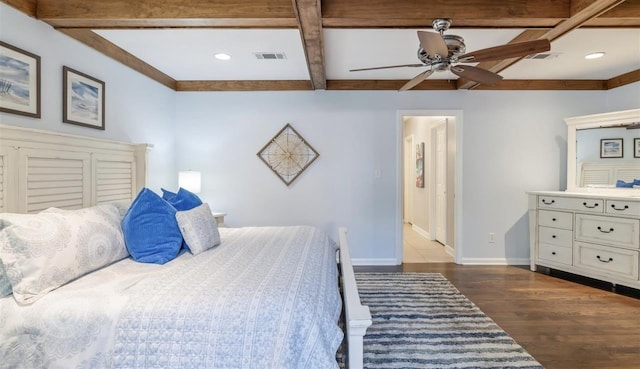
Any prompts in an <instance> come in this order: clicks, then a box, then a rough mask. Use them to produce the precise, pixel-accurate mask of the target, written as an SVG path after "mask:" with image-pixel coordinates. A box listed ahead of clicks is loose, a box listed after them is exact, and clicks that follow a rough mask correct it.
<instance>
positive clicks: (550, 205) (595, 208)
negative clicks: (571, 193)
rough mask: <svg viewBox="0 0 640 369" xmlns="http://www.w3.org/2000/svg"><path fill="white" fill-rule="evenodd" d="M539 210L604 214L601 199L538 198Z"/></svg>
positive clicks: (540, 196)
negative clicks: (565, 210)
mask: <svg viewBox="0 0 640 369" xmlns="http://www.w3.org/2000/svg"><path fill="white" fill-rule="evenodd" d="M538 208H539V209H567V210H579V211H587V212H592V213H602V212H604V200H603V199H588V198H581V197H556V196H542V195H539V196H538Z"/></svg>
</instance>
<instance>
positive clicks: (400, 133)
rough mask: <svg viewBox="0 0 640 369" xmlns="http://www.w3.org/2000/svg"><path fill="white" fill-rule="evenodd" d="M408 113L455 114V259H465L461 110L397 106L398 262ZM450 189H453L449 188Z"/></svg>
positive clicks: (397, 256)
mask: <svg viewBox="0 0 640 369" xmlns="http://www.w3.org/2000/svg"><path fill="white" fill-rule="evenodd" d="M407 116H432V117H433V116H435V117H443V116H449V117H450V116H453V117H455V140H456V163H455V186H454V188H453V191H454V222H453V223H454V225H453V226H454V230H453V232H454V238H455V245H454V249H455V255H454V261H455V262H456V263H460V262H462V260H463V250H464V239H463V236H462V226H463V224H462V158H463V155H462V154H463V153H462V147H463V145H462V131H463V130H462V127H463V121H462V110H398V112H397V114H396V137H397V138H396V147H397V150H396V168H397V169H396V216H395V220H396V224H395V226H396V264H397V265H400V264H402V226H403V222H402V216H403V214H402V211H403V201H404V198H403V192H404V191H403V190H404V187H403V186H404V177H403V175H404V163H403V161H404V150H403V144H404V130H403V126H404V119H403V118H404V117H407ZM449 190H451V189H449Z"/></svg>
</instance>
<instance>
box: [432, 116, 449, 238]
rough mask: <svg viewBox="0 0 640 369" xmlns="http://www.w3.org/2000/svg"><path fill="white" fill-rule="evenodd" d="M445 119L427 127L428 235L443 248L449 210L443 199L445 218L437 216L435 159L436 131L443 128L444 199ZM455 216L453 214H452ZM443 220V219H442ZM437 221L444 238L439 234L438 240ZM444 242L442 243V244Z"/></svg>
mask: <svg viewBox="0 0 640 369" xmlns="http://www.w3.org/2000/svg"><path fill="white" fill-rule="evenodd" d="M447 125H448V122H447V119H444V120H443V121H442V122H439V123H435V124H433V125H431V126H430V127H429V131H430V133H429V134H430V135H431V140H430V141H431V145H430V147H429V153H430V155H431V160H430V164H431V165H430V169H429V176H430V177H431V178H430V180H431V182H430V188H429V203H430V204H431V206H429V235H430V236H431V239H432V240H437V241H438V242H441V243H442V244H444V245H445V246H446V245H447V242H449V240H448V237H447V223H448V222H447V218H448V216H447V214H448V212H449V210H448V209H447V204H446V203H447V201H446V199H445V205H444V206H445V216H444V217H441V216H439V215H440V214H439V212H438V183H437V172H438V160H437V159H438V157H437V149H438V134H437V132H438V129H439V128H444V134H445V152H444V155H445V163H444V166H445V168H444V173H445V183H444V191H445V197H446V196H448V195H446V194H447V193H448V191H449V189H448V188H447V180H446V176H448V175H449V174H448V172H447V160H448V159H449V158H448V157H447V154H448V153H447V150H446V146H447V135H448V133H447ZM454 214H455V212H454ZM442 218H444V219H442ZM438 221H440V222H443V223H444V224H443V227H444V237H443V235H442V234H441V235H440V239H438V227H437V225H438ZM443 240H444V242H443Z"/></svg>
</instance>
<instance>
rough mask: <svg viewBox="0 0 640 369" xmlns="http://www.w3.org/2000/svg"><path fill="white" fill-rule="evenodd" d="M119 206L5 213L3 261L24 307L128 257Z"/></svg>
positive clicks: (0, 218) (0, 237) (0, 242)
mask: <svg viewBox="0 0 640 369" xmlns="http://www.w3.org/2000/svg"><path fill="white" fill-rule="evenodd" d="M121 218H122V217H121V215H120V211H119V210H118V208H117V207H116V206H114V205H111V204H108V205H99V206H94V207H91V208H84V209H79V210H61V209H47V210H45V211H42V212H41V213H39V214H10V213H3V214H0V260H2V263H3V264H4V269H5V272H6V274H7V277H8V279H9V281H10V282H11V286H12V289H13V296H14V298H15V299H16V301H18V302H19V303H22V304H31V303H33V302H35V301H36V300H38V299H39V298H41V297H42V296H44V295H45V294H46V293H47V292H49V291H51V290H54V289H56V288H58V287H60V286H62V285H63V284H65V283H67V282H69V281H71V280H73V279H76V278H78V277H80V276H82V275H84V274H86V273H89V272H91V271H93V270H96V269H98V268H101V267H103V266H106V265H109V264H111V263H113V262H114V261H117V260H120V259H123V258H125V257H127V256H128V253H127V249H126V247H125V245H124V238H123V236H122V230H121V228H120V220H121Z"/></svg>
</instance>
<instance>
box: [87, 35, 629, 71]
mask: <svg viewBox="0 0 640 369" xmlns="http://www.w3.org/2000/svg"><path fill="white" fill-rule="evenodd" d="M426 30H430V29H426ZM416 31H417V30H416V29H325V30H324V34H323V36H324V58H325V72H326V78H327V79H410V78H412V77H413V76H414V75H416V74H418V73H420V72H421V71H423V70H424V69H422V68H394V69H382V70H376V71H363V72H349V69H354V68H367V67H376V66H385V65H396V64H412V63H419V61H418V59H417V57H416V52H417V50H418V38H417V36H416ZM522 31H523V30H522V29H460V30H456V29H455V28H452V29H450V30H449V31H447V32H446V33H447V34H455V35H459V36H462V37H463V38H464V39H465V44H466V46H467V52H470V51H474V50H478V49H483V48H486V47H492V46H498V45H502V44H505V43H507V42H509V41H510V40H511V39H513V38H514V37H515V36H517V35H518V34H520V33H521V32H522ZM95 32H96V33H98V34H99V35H101V36H102V37H104V38H106V39H107V40H109V41H111V42H113V43H114V44H116V45H118V46H120V47H121V48H123V49H124V50H126V51H128V52H129V53H131V54H133V55H135V56H137V57H138V58H140V59H142V60H143V61H145V62H146V63H148V64H150V65H152V66H153V67H155V68H157V69H158V70H160V71H162V72H164V73H165V74H167V75H169V76H170V77H172V78H173V79H176V80H307V79H309V71H308V69H307V64H306V61H305V56H304V50H303V47H302V41H301V38H300V33H299V31H298V30H297V29H152V30H150V29H145V30H96V31H95ZM594 51H604V52H606V53H607V54H606V55H605V57H603V58H601V59H595V60H585V59H584V56H585V55H586V54H587V53H590V52H594ZM218 52H224V53H228V54H230V55H231V56H232V58H231V60H229V61H220V60H217V59H215V58H214V56H213V55H214V54H215V53H218ZM255 52H283V53H285V54H286V60H258V59H257V58H256V57H255V56H254V53H255ZM551 53H554V54H556V55H557V57H555V58H551V59H545V60H522V61H520V62H519V63H517V64H515V65H513V66H511V67H509V68H507V69H505V70H504V71H502V72H501V73H500V74H501V75H502V76H504V77H505V79H609V78H612V77H616V76H619V75H621V74H624V73H627V72H630V71H633V70H636V69H638V68H640V29H638V28H635V29H578V30H574V31H572V32H570V33H569V34H567V35H565V36H563V37H561V38H560V39H558V40H556V41H554V42H553V43H552V44H551ZM430 79H457V76H455V75H453V74H452V73H450V72H442V73H434V74H433V75H432V76H431V77H430Z"/></svg>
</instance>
